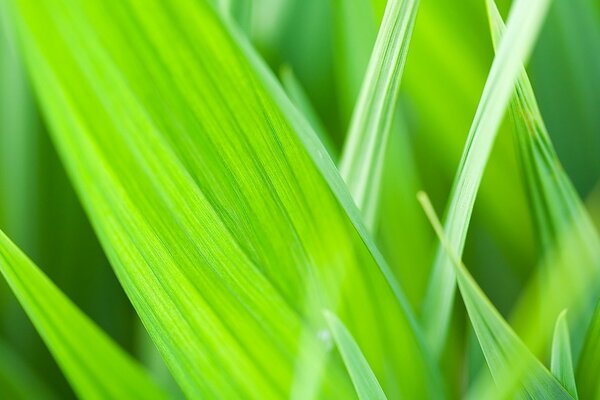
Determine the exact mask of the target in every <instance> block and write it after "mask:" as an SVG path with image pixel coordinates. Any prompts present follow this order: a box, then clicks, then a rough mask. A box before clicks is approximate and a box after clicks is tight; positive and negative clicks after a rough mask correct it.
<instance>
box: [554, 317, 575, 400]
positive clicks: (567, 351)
mask: <svg viewBox="0 0 600 400" xmlns="http://www.w3.org/2000/svg"><path fill="white" fill-rule="evenodd" d="M566 315H567V310H564V311H563V312H562V313H560V315H559V316H558V318H557V319H556V326H555V328H554V339H553V340H552V358H551V360H550V370H551V371H552V373H553V374H554V376H555V377H556V379H558V380H559V382H560V383H561V384H562V385H563V387H564V388H565V389H566V390H567V391H568V392H569V394H570V395H571V396H572V397H573V398H574V399H577V398H578V396H577V386H576V385H575V373H574V372H573V356H572V354H571V338H570V337H569V325H568V324H567V318H566Z"/></svg>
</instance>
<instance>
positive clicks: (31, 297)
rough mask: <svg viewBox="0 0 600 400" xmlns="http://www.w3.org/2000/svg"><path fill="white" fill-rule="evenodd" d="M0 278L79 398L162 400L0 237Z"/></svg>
mask: <svg viewBox="0 0 600 400" xmlns="http://www.w3.org/2000/svg"><path fill="white" fill-rule="evenodd" d="M0 272H1V273H2V275H3V276H4V278H5V279H6V281H7V282H8V284H9V286H10V287H11V289H12V291H13V293H14V294H15V296H16V297H17V299H18V300H19V302H20V303H21V305H22V306H23V308H24V309H25V312H26V313H27V315H28V316H29V318H30V319H31V321H32V322H33V324H34V325H35V327H36V329H37V330H38V332H39V333H40V335H41V336H42V339H43V340H44V342H45V343H46V345H47V346H48V348H49V349H50V351H51V352H52V354H53V355H54V357H55V358H56V361H57V362H58V364H59V365H60V367H61V368H62V370H63V372H64V373H65V375H66V377H67V379H68V380H69V382H70V383H71V385H72V386H73V389H74V390H75V392H76V393H77V394H78V395H79V396H80V397H81V398H84V399H88V398H90V399H91V398H130V399H138V398H148V399H153V398H163V397H164V395H163V394H162V391H161V389H159V388H158V387H157V386H156V385H155V384H154V383H153V382H152V381H151V380H150V379H149V378H148V377H147V375H146V373H145V371H143V370H142V369H141V367H140V366H139V365H138V364H137V363H136V362H135V361H134V360H133V359H131V358H130V357H129V356H128V355H127V354H126V353H125V352H124V351H123V350H121V349H120V348H119V347H118V346H117V345H116V344H115V343H114V342H113V341H112V340H111V339H110V338H109V337H108V336H106V334H104V333H103V332H102V331H101V330H100V329H98V327H97V326H96V325H95V324H94V323H93V322H91V321H90V320H89V319H88V318H87V317H86V316H85V315H84V314H83V313H82V312H81V311H80V310H79V309H78V308H77V307H76V306H75V305H74V304H73V303H71V301H70V300H69V299H67V298H66V297H65V295H64V294H63V293H62V292H61V291H60V290H59V289H58V288H57V287H56V286H54V284H53V283H52V282H51V281H50V280H48V278H47V277H46V276H45V275H44V274H43V273H42V272H41V271H40V270H39V269H38V268H37V267H36V266H35V265H34V264H33V263H32V262H31V261H30V260H29V259H27V257H26V256H25V255H24V254H23V253H22V252H21V251H20V250H19V249H18V248H17V247H16V246H15V245H14V244H13V243H12V242H11V241H10V240H9V239H8V238H7V237H6V236H5V235H4V233H3V232H1V231H0Z"/></svg>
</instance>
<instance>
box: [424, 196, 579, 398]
mask: <svg viewBox="0 0 600 400" xmlns="http://www.w3.org/2000/svg"><path fill="white" fill-rule="evenodd" d="M419 200H420V201H421V204H422V205H423V208H424V209H425V213H426V214H427V216H428V217H429V220H430V221H431V224H432V225H433V227H434V230H435V232H436V234H437V235H438V237H439V239H440V241H441V243H442V248H443V249H444V250H445V251H447V252H448V256H449V257H450V260H451V262H452V266H453V267H454V271H455V273H456V278H457V282H458V287H459V289H460V293H461V295H462V298H463V301H464V303H465V307H466V308H467V313H468V314H469V319H470V320H471V323H472V324H473V328H474V329H475V333H476V334H477V338H478V339H479V344H480V346H481V349H482V350H483V353H484V355H485V358H486V361H487V364H488V366H489V368H490V372H491V373H492V376H493V377H494V381H495V382H496V385H497V386H498V388H499V389H500V391H501V392H502V393H503V394H508V393H510V394H512V393H513V391H516V392H517V393H519V394H520V395H522V396H525V398H531V399H571V398H572V397H571V396H570V395H569V393H568V392H567V391H566V390H565V389H564V388H563V387H562V385H561V384H560V383H559V382H558V380H556V378H555V377H554V376H553V375H552V374H551V373H550V371H548V370H547V369H546V367H544V365H543V364H542V363H541V362H540V361H539V360H538V359H537V358H535V356H534V355H533V354H532V353H531V352H530V351H529V349H528V348H527V346H525V344H523V342H522V341H521V339H519V337H518V336H517V335H516V334H515V333H514V331H513V330H512V328H511V327H510V325H508V323H507V322H506V321H505V320H504V319H503V318H502V316H501V315H500V313H499V312H498V310H496V308H495V307H494V305H493V304H492V303H491V302H490V301H489V299H488V298H487V297H486V296H485V294H484V293H483V291H482V290H481V288H479V286H478V285H477V282H475V280H474V279H473V277H472V276H471V274H469V272H468V271H467V269H466V267H465V266H464V264H463V263H462V261H461V260H460V259H459V258H458V255H457V254H456V252H455V250H454V249H453V248H452V245H451V244H450V242H449V241H448V239H447V238H446V236H445V233H444V230H443V229H444V228H443V227H442V224H441V223H440V221H439V220H438V218H437V216H436V214H435V210H434V209H433V206H432V205H431V203H430V202H429V199H428V198H427V196H426V195H425V194H424V193H420V194H419ZM511 397H512V396H511Z"/></svg>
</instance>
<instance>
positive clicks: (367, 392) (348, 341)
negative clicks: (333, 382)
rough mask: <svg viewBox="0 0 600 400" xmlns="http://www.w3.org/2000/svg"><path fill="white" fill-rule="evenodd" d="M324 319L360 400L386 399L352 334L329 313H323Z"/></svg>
mask: <svg viewBox="0 0 600 400" xmlns="http://www.w3.org/2000/svg"><path fill="white" fill-rule="evenodd" d="M325 319H326V320H327V324H328V325H329V330H330V331H331V333H332V335H333V339H334V340H335V343H336V344H337V346H338V349H339V351H340V353H341V354H342V358H343V359H344V364H346V368H347V369H348V372H349V373H350V377H351V378H352V383H353V384H354V388H355V389H356V393H357V394H358V397H359V398H360V399H362V400H367V399H380V400H382V399H386V397H385V393H383V389H381V386H379V382H377V378H376V377H375V374H373V371H371V367H370V366H369V362H368V361H367V360H366V359H365V356H363V354H362V351H361V350H360V347H358V344H356V341H355V340H354V338H353V337H352V334H351V333H350V332H349V331H348V329H346V327H345V326H344V323H343V322H342V321H340V320H339V318H338V317H337V316H336V315H335V314H333V313H332V312H330V311H326V312H325Z"/></svg>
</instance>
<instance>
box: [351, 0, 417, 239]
mask: <svg viewBox="0 0 600 400" xmlns="http://www.w3.org/2000/svg"><path fill="white" fill-rule="evenodd" d="M417 9H418V1H416V0H392V1H389V2H388V6H387V8H386V11H385V14H384V17H383V22H382V23H381V28H380V30H379V34H378V36H377V40H376V42H375V48H374V49H373V53H372V55H371V59H370V61H369V66H368V68H367V72H366V76H365V80H364V82H363V85H362V88H361V91H360V94H359V98H358V102H357V104H356V108H355V110H354V113H353V114H352V122H351V123H350V129H349V132H348V136H347V138H346V142H345V144H344V149H343V151H342V155H341V160H340V174H341V175H342V177H343V178H344V180H345V181H346V184H347V185H348V188H349V190H350V193H351V194H352V196H353V197H354V201H355V202H356V205H357V206H358V208H359V209H360V210H361V211H362V213H363V216H364V220H365V223H366V225H367V227H368V228H369V229H371V230H373V229H374V228H375V224H376V221H377V211H378V208H379V207H378V206H379V198H380V193H381V179H382V173H383V172H382V171H383V166H384V157H385V154H386V147H387V144H388V138H389V135H390V129H391V127H392V121H393V118H394V114H395V112H396V106H397V102H398V94H399V91H400V80H401V77H402V72H403V69H404V64H405V62H406V55H407V52H408V46H409V43H410V37H411V34H412V30H413V26H414V23H415V18H416V16H417Z"/></svg>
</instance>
